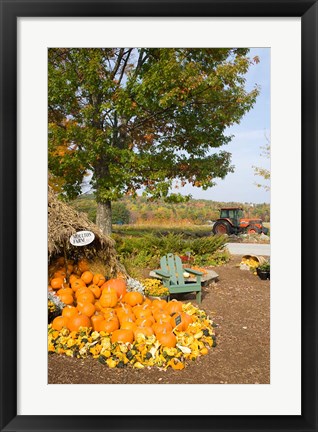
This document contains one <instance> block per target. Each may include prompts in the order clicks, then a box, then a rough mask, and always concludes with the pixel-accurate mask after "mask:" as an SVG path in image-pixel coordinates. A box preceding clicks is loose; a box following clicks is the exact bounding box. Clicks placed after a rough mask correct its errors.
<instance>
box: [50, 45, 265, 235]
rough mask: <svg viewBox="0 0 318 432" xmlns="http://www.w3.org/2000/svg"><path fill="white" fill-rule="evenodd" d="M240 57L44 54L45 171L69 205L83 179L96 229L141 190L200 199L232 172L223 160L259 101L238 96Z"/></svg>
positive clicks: (231, 53) (223, 53) (212, 53)
mask: <svg viewBox="0 0 318 432" xmlns="http://www.w3.org/2000/svg"><path fill="white" fill-rule="evenodd" d="M254 61H257V59H256V58H255V59H254V60H251V59H249V58H248V49H242V48H238V49H234V48H233V49H230V48H229V49H228V48H227V49H221V48H220V49H216V48H210V49H198V48H189V49H186V48H182V49H181V48H175V49H174V48H165V49H163V48H105V49H100V48H96V49H90V48H84V49H83V48H58V49H49V52H48V115H49V169H50V172H51V173H52V175H53V176H52V177H51V181H52V182H53V181H54V180H56V184H57V187H58V188H59V189H60V191H61V192H62V194H64V196H66V197H68V198H75V197H76V196H77V195H78V194H80V193H81V185H82V182H83V179H84V177H85V176H86V178H87V179H89V182H90V185H91V187H92V188H93V189H94V190H95V193H96V200H97V205H98V208H97V218H96V222H97V224H98V225H99V226H100V227H101V228H102V229H103V231H104V232H105V233H108V234H109V233H110V232H111V202H112V201H114V200H117V199H118V198H120V197H121V196H123V195H124V194H135V193H136V191H137V190H140V189H142V190H143V191H144V193H145V194H146V195H148V196H149V197H152V198H154V199H156V198H170V199H171V200H173V199H178V195H177V194H172V193H171V186H172V185H173V184H174V182H176V183H177V184H178V185H179V186H184V185H185V184H187V183H190V184H192V185H194V186H198V187H202V188H204V189H207V188H208V187H211V186H213V185H214V180H215V179H216V178H224V177H225V175H226V174H227V173H228V172H230V171H232V170H233V167H232V166H231V161H230V154H229V153H228V152H226V151H224V150H222V149H221V148H222V146H223V145H224V144H227V143H228V142H229V141H230V140H231V137H230V136H227V135H226V134H225V131H226V128H227V127H229V126H231V125H233V124H234V123H239V122H240V120H241V118H242V117H243V116H244V114H245V113H246V112H247V111H248V110H250V109H251V107H252V106H253V104H254V102H255V99H256V97H257V94H258V89H257V88H256V87H255V88H254V89H252V90H251V91H249V92H248V91H247V90H246V89H245V78H244V76H245V74H246V73H247V71H248V69H249V67H250V65H251V64H252V63H253V62H254Z"/></svg>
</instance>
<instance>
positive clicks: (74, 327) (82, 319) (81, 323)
mask: <svg viewBox="0 0 318 432" xmlns="http://www.w3.org/2000/svg"><path fill="white" fill-rule="evenodd" d="M67 327H68V329H69V330H70V331H78V330H79V328H80V327H92V322H91V320H90V318H89V317H88V316H86V315H82V314H76V315H73V316H72V317H71V318H69V320H68V324H67Z"/></svg>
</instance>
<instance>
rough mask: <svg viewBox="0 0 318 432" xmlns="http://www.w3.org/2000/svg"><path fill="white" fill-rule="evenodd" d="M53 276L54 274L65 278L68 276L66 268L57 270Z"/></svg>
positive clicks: (55, 276) (56, 276)
mask: <svg viewBox="0 0 318 432" xmlns="http://www.w3.org/2000/svg"><path fill="white" fill-rule="evenodd" d="M53 276H54V278H62V279H64V278H65V277H66V271H65V269H60V270H57V271H56V272H55V273H54V275H53Z"/></svg>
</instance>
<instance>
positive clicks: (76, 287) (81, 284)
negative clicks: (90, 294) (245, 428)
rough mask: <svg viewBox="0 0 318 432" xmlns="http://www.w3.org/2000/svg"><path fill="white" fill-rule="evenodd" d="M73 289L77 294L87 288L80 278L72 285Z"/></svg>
mask: <svg viewBox="0 0 318 432" xmlns="http://www.w3.org/2000/svg"><path fill="white" fill-rule="evenodd" d="M71 287H72V290H73V291H75V292H76V291H77V290H78V289H79V288H82V287H86V284H85V282H84V281H83V280H82V279H80V278H78V279H76V280H74V281H73V282H72V283H71Z"/></svg>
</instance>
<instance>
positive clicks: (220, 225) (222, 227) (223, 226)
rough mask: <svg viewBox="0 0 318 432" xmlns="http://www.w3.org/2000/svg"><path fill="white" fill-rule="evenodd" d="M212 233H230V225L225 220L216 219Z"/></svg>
mask: <svg viewBox="0 0 318 432" xmlns="http://www.w3.org/2000/svg"><path fill="white" fill-rule="evenodd" d="M212 232H213V234H228V235H229V234H231V232H232V230H231V225H230V224H229V223H228V222H226V221H217V222H215V224H214V225H213V228H212Z"/></svg>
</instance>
